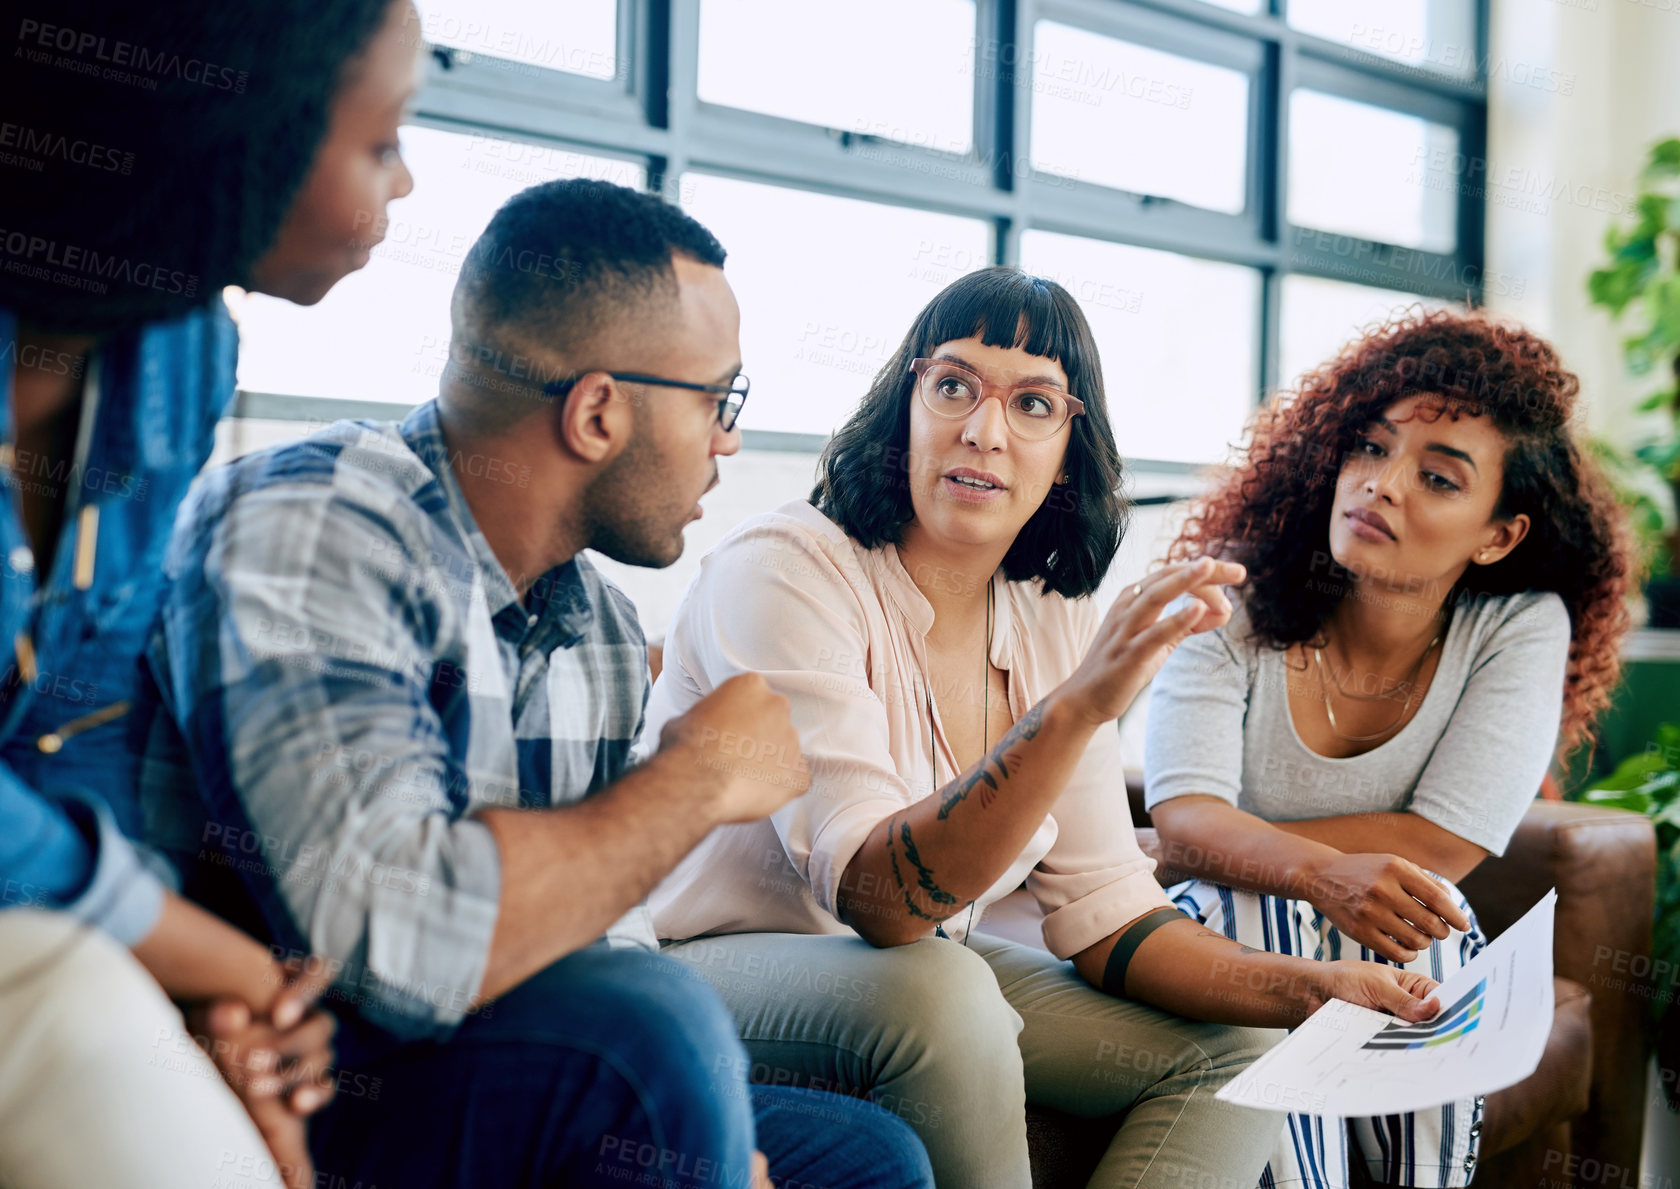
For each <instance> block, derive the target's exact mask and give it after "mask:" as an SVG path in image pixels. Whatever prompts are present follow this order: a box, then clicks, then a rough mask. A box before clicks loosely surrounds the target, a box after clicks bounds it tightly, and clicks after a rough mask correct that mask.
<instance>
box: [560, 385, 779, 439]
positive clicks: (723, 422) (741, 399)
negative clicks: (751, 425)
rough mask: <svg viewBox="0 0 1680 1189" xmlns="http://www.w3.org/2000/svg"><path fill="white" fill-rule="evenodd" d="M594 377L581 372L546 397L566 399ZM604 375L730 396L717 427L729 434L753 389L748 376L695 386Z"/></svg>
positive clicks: (721, 405) (720, 409)
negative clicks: (585, 378) (579, 383)
mask: <svg viewBox="0 0 1680 1189" xmlns="http://www.w3.org/2000/svg"><path fill="white" fill-rule="evenodd" d="M593 374H594V372H579V373H578V374H577V375H575V376H571V377H568V378H567V379H564V380H555V381H553V382H552V383H549V384H544V385H543V395H544V396H565V395H566V393H568V392H570V391H571V390H572V387H573V385H575V384H576V383H577V382H578V381H579V380H581V379H583V377H584V376H588V375H593ZM602 374H603V375H608V376H611V377H612V378H613V379H615V380H620V381H622V382H623V383H626V384H651V385H655V386H657V387H660V388H687V389H689V390H690V391H692V392H723V393H727V395H726V396H725V397H724V399H722V400H720V401H718V407H717V418H718V424H719V425H720V426H722V427H723V432H724V433H728V432H729V431H730V430H732V429H734V428H735V422H736V421H738V420H739V419H740V416H741V406H742V405H744V404H746V403H747V393H748V391H749V390H751V388H752V381H750V380H748V379H747V378H746V377H745V376H736V377H735V380H734V382H733V383H730V384H696V383H695V382H694V381H692V380H667V379H666V378H665V377H663V376H644V375H643V374H642V373H640V372H604V373H602Z"/></svg>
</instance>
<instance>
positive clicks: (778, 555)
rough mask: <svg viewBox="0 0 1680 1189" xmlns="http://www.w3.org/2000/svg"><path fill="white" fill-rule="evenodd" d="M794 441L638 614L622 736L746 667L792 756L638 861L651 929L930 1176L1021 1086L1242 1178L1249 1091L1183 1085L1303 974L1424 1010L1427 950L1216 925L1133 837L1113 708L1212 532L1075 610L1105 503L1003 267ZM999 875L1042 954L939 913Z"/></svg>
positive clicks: (1192, 1169) (1273, 1012)
mask: <svg viewBox="0 0 1680 1189" xmlns="http://www.w3.org/2000/svg"><path fill="white" fill-rule="evenodd" d="M994 397H995V398H996V399H995V400H994V399H993V398H994ZM819 472H820V473H819V478H818V482H817V486H816V489H815V490H814V491H813V492H812V495H811V499H810V501H809V502H805V501H798V502H795V503H791V504H787V505H785V506H784V507H782V508H779V509H777V510H776V511H775V512H772V513H769V514H766V515H762V516H758V517H755V518H753V519H751V520H749V521H747V522H746V523H744V524H742V525H740V526H739V527H737V528H736V529H735V530H734V531H733V532H731V533H730V534H729V536H728V537H727V538H725V540H724V541H723V542H722V543H721V544H720V545H719V546H718V547H717V548H716V549H714V550H713V551H712V552H711V553H710V554H709V555H708V556H707V557H706V559H705V560H704V561H703V562H702V563H701V570H700V574H699V576H698V577H697V578H696V579H695V581H694V583H693V584H692V585H691V586H690V588H689V590H688V592H687V593H686V594H685V596H684V599H683V603H682V605H681V607H679V609H678V611H677V613H676V617H675V619H674V621H673V624H672V628H671V632H670V635H669V637H668V640H667V644H666V649H665V653H664V657H663V661H664V668H663V671H662V672H661V673H660V675H659V679H658V681H657V683H656V684H655V687H654V690H653V694H652V698H651V700H650V702H649V706H648V722H647V727H646V730H645V733H644V738H649V739H657V738H658V737H659V732H660V728H661V727H662V725H663V724H664V723H665V722H667V721H669V720H670V719H671V718H673V717H674V716H676V715H679V714H682V713H683V712H685V711H686V710H687V709H688V708H689V707H690V706H691V705H693V704H694V703H695V702H696V701H697V700H698V699H700V698H701V697H704V696H705V695H706V694H708V693H710V692H711V691H712V690H714V689H716V688H717V687H718V686H719V685H721V684H722V683H723V682H725V681H727V680H729V679H730V678H732V677H734V676H736V675H738V674H741V673H745V672H755V671H756V672H759V673H762V674H763V675H764V676H765V678H766V679H768V681H769V682H770V684H771V685H772V686H774V687H775V688H776V689H777V690H778V691H779V692H780V693H781V694H783V695H784V696H785V697H786V698H787V699H788V701H789V703H790V704H791V709H792V717H793V721H794V724H795V726H796V727H797V728H798V730H799V732H800V743H801V748H802V750H803V752H804V756H805V762H807V763H808V765H809V769H810V788H809V791H807V792H806V793H804V794H803V795H801V796H800V797H798V798H797V799H796V800H794V801H793V802H792V803H790V804H789V805H788V806H787V807H786V808H784V809H782V810H781V811H779V812H778V813H776V814H775V815H774V816H773V817H772V818H771V819H769V820H768V821H763V822H756V823H752V824H748V825H732V826H726V827H723V828H721V829H719V830H717V831H714V832H713V833H712V834H711V836H710V837H709V838H708V839H707V840H706V842H704V843H703V844H702V845H701V846H700V847H699V848H698V849H696V850H695V851H694V852H693V853H692V854H691V855H690V856H689V857H688V859H686V860H685V861H684V862H683V863H682V864H681V865H680V866H679V867H678V868H677V869H676V871H675V872H673V874H672V875H671V877H670V879H669V880H667V881H666V883H665V884H664V885H663V886H662V887H661V888H660V889H658V890H657V891H656V892H655V894H654V896H653V899H652V908H653V912H654V917H655V923H656V925H657V926H658V929H659V933H660V936H661V937H662V938H665V939H667V940H669V941H671V942H673V943H675V944H672V945H671V946H670V947H669V952H670V953H671V954H672V956H674V957H677V958H680V959H683V960H685V961H687V962H689V963H691V964H692V965H693V966H694V968H695V970H696V971H697V972H698V973H699V974H700V975H701V976H703V977H705V978H707V979H708V980H710V981H712V982H713V983H714V984H715V985H716V986H717V988H718V990H719V991H720V992H721V993H722V995H723V997H724V1000H725V1002H726V1003H728V1004H729V1006H730V1008H731V1010H732V1011H733V1012H734V1013H735V1016H736V1019H737V1021H738V1023H739V1024H740V1027H741V1031H742V1036H743V1039H744V1041H745V1043H746V1047H747V1051H748V1054H749V1056H750V1059H751V1061H752V1062H753V1069H752V1076H753V1078H754V1079H755V1080H768V1081H773V1082H779V1083H794V1084H801V1085H813V1084H814V1085H819V1086H825V1087H830V1088H838V1089H841V1090H845V1091H849V1092H852V1093H858V1094H868V1095H869V1096H871V1097H873V1098H874V1099H875V1100H876V1101H878V1102H881V1103H884V1104H886V1105H888V1106H890V1107H891V1108H892V1109H894V1110H895V1111H897V1112H898V1113H899V1114H900V1115H901V1116H902V1117H903V1118H905V1119H906V1120H907V1121H908V1122H909V1123H910V1124H911V1125H912V1126H913V1127H915V1128H916V1130H917V1132H918V1133H919V1134H920V1135H921V1137H922V1139H923V1141H924V1142H925V1143H926V1145H927V1148H928V1151H929V1155H930V1156H931V1158H932V1161H933V1167H934V1173H935V1177H936V1179H937V1180H938V1182H939V1183H940V1184H941V1185H964V1186H967V1185H985V1186H988V1187H993V1186H998V1187H1003V1189H1026V1187H1027V1186H1028V1184H1029V1172H1028V1166H1027V1140H1026V1121H1025V1105H1026V1103H1027V1102H1028V1101H1032V1102H1039V1103H1045V1104H1048V1105H1051V1106H1055V1107H1058V1108H1060V1109H1062V1110H1066V1111H1070V1112H1072V1113H1075V1114H1079V1115H1085V1116H1100V1115H1117V1114H1120V1113H1122V1112H1124V1113H1125V1115H1126V1117H1125V1121H1124V1123H1123V1124H1122V1125H1121V1127H1120V1130H1119V1133H1118V1134H1117V1136H1116V1137H1115V1139H1114V1141H1113V1143H1112V1145H1111V1147H1110V1149H1109V1151H1108V1154H1107V1156H1106V1157H1105V1159H1104V1160H1103V1162H1102V1165H1101V1168H1100V1169H1099V1170H1098V1172H1097V1174H1096V1177H1095V1178H1094V1179H1093V1180H1092V1182H1091V1183H1092V1184H1093V1185H1101V1186H1110V1185H1112V1186H1122V1185H1123V1186H1136V1185H1166V1184H1169V1183H1170V1184H1180V1183H1194V1184H1201V1183H1203V1180H1204V1178H1209V1179H1211V1180H1212V1181H1213V1183H1217V1184H1222V1185H1223V1184H1244V1183H1249V1184H1252V1183H1253V1182H1254V1180H1255V1179H1256V1178H1257V1177H1258V1175H1259V1173H1260V1169H1261V1167H1262V1166H1263V1165H1264V1163H1265V1157H1266V1151H1267V1147H1268V1145H1269V1143H1270V1141H1271V1140H1272V1138H1273V1137H1274V1136H1275V1134H1276V1131H1277V1124H1276V1120H1275V1117H1268V1116H1267V1115H1266V1114H1264V1113H1262V1112H1256V1111H1248V1110H1243V1109H1237V1108H1232V1107H1229V1106H1226V1105H1225V1104H1222V1103H1220V1102H1218V1101H1217V1100H1216V1099H1215V1098H1214V1095H1213V1091H1215V1090H1216V1089H1218V1087H1219V1086H1220V1085H1222V1084H1224V1082H1225V1081H1227V1080H1228V1079H1229V1078H1230V1077H1232V1076H1233V1075H1234V1074H1235V1073H1236V1072H1237V1071H1238V1070H1240V1069H1241V1068H1242V1067H1243V1066H1245V1065H1246V1064H1247V1063H1248V1062H1249V1061H1251V1060H1252V1059H1253V1058H1254V1057H1255V1056H1257V1055H1258V1054H1259V1053H1260V1052H1261V1051H1263V1049H1264V1048H1265V1047H1266V1046H1267V1045H1268V1044H1269V1043H1270V1042H1271V1040H1272V1039H1273V1036H1274V1035H1275V1034H1273V1033H1270V1032H1262V1031H1259V1030H1258V1029H1259V1027H1265V1026H1270V1027H1274V1028H1275V1027H1280V1026H1286V1025H1290V1024H1294V1023H1298V1022H1299V1021H1301V1020H1302V1019H1304V1018H1305V1017H1306V1015H1307V1014H1308V1013H1309V1012H1310V1011H1312V1010H1313V1009H1314V1008H1315V1007H1316V1006H1317V1005H1318V1004H1319V1003H1321V1002H1323V1001H1324V1000H1325V999H1327V998H1329V997H1332V996H1334V997H1339V998H1345V999H1352V1000H1355V1001H1357V1002H1360V1003H1365V1004H1368V1005H1371V1006H1373V1007H1379V1008H1385V1009H1387V1010H1390V1011H1393V1012H1396V1013H1397V1014H1400V1015H1403V1016H1405V1017H1406V1018H1408V1019H1419V1018H1424V1017H1427V1016H1428V1015H1429V1014H1431V1012H1432V1011H1433V1010H1434V1007H1433V1002H1432V1001H1430V1000H1429V998H1428V997H1429V994H1430V992H1431V991H1432V990H1433V988H1434V986H1435V984H1434V981H1433V980H1432V979H1429V978H1427V977H1425V976H1422V975H1417V974H1410V973H1404V972H1399V971H1392V970H1383V969H1381V968H1379V967H1376V966H1374V965H1371V964H1370V963H1359V962H1344V963H1331V964H1321V963H1315V962H1310V961H1307V960H1305V959H1301V958H1292V957H1286V956H1278V955H1272V954H1263V953H1256V952H1254V951H1252V950H1247V949H1245V948H1243V947H1240V946H1237V945H1235V944H1233V943H1232V942H1230V941H1229V940H1227V939H1226V938H1225V937H1223V936H1222V935H1220V934H1218V933H1216V932H1214V931H1212V930H1209V929H1206V928H1204V927H1202V926H1201V925H1199V924H1198V923H1197V922H1195V921H1192V920H1190V919H1189V918H1187V917H1186V916H1184V915H1183V914H1182V913H1179V912H1177V911H1176V910H1174V909H1173V908H1172V907H1171V906H1170V903H1169V901H1168V900H1167V898H1166V896H1165V895H1164V894H1163V892H1162V890H1161V888H1160V886H1159V885H1158V884H1157V882H1156V880H1155V877H1154V866H1155V865H1154V863H1153V862H1152V861H1151V860H1150V859H1148V858H1146V857H1145V856H1144V855H1143V854H1142V852H1141V851H1140V850H1139V848H1138V843H1137V838H1136V835H1135V833H1134V831H1133V829H1132V824H1131V820H1130V818H1129V817H1128V815H1127V809H1126V799H1125V795H1124V793H1123V791H1121V790H1122V785H1121V780H1120V757H1119V752H1118V747H1119V740H1118V734H1117V732H1116V731H1115V729H1114V726H1113V723H1114V720H1115V718H1117V717H1118V716H1119V715H1120V714H1121V712H1123V711H1124V710H1125V709H1126V707H1127V705H1128V704H1129V703H1130V702H1131V701H1132V699H1133V697H1134V696H1135V695H1136V694H1137V692H1138V691H1139V690H1140V689H1141V688H1142V687H1143V686H1144V684H1145V683H1146V682H1148V680H1149V679H1150V677H1151V676H1153V674H1154V673H1155V671H1156V669H1158V668H1159V666H1160V665H1161V662H1162V661H1163V660H1164V659H1165V658H1166V656H1167V654H1168V653H1170V652H1171V651H1172V650H1173V648H1174V647H1175V646H1176V645H1178V644H1179V643H1180V642H1181V641H1182V640H1184V639H1185V638H1186V637H1188V636H1191V635H1193V634H1195V633H1205V632H1208V631H1211V630H1214V629H1216V628H1218V627H1220V626H1222V625H1223V624H1224V623H1225V622H1226V619H1227V617H1228V616H1229V614H1230V611H1231V605H1230V602H1229V601H1228V600H1227V598H1226V597H1225V595H1224V594H1223V593H1222V592H1221V590H1220V587H1221V586H1222V585H1224V584H1228V583H1233V582H1238V581H1241V579H1242V576H1243V570H1242V567H1241V566H1240V565H1236V564H1233V563H1229V562H1216V561H1214V560H1212V559H1202V560H1198V561H1188V560H1187V561H1183V562H1179V563H1176V564H1174V565H1170V566H1167V567H1166V568H1164V569H1162V570H1160V571H1159V572H1157V573H1155V574H1152V575H1150V576H1149V577H1147V578H1145V579H1144V580H1143V581H1142V582H1139V583H1137V584H1135V585H1133V586H1132V587H1130V588H1129V589H1128V590H1126V591H1125V592H1123V593H1122V594H1121V595H1120V597H1119V598H1118V599H1117V600H1116V602H1115V604H1114V606H1113V608H1112V609H1111V610H1110V611H1109V612H1108V614H1107V615H1106V616H1104V615H1102V614H1100V613H1099V611H1098V609H1097V607H1096V606H1095V604H1094V601H1093V600H1092V598H1091V597H1090V596H1091V594H1092V593H1093V592H1094V591H1095V590H1096V589H1097V587H1098V585H1099V584H1100V583H1101V582H1102V579H1103V576H1104V574H1105V573H1106V572H1107V570H1108V567H1109V564H1110V562H1111V561H1112V560H1113V557H1114V553H1115V549H1116V548H1117V546H1118V545H1119V542H1120V536H1121V531H1122V528H1123V526H1124V523H1125V512H1126V507H1125V503H1124V501H1123V499H1122V497H1121V495H1120V476H1121V465H1120V456H1119V452H1118V450H1117V449H1116V446H1115V442H1114V435H1113V432H1112V431H1111V430H1110V428H1109V424H1108V405H1107V399H1106V397H1105V396H1104V393H1103V383H1102V371H1101V367H1100V365H1099V363H1098V360H1097V349H1096V345H1095V344H1094V342H1093V341H1092V338H1091V332H1090V328H1089V326H1088V325H1087V324H1086V321H1085V317H1084V315H1083V314H1082V313H1081V312H1080V310H1079V307H1078V306H1077V305H1076V304H1075V303H1074V301H1073V299H1072V297H1070V296H1069V295H1068V293H1067V291H1066V290H1065V289H1063V288H1062V287H1061V286H1059V285H1057V284H1055V283H1054V282H1051V281H1046V280H1042V279H1040V278H1038V277H1033V276H1029V275H1027V274H1025V273H1022V272H1020V271H1018V270H1016V269H1012V268H990V269H983V270H981V271H979V272H976V273H972V274H970V275H968V276H965V277H963V278H961V279H959V280H957V281H956V282H954V283H952V284H951V285H950V286H948V287H947V288H946V289H945V290H944V291H943V292H941V293H940V294H939V295H938V296H937V297H935V298H934V299H933V301H932V302H931V303H930V304H929V305H928V306H927V308H926V309H924V310H923V311H922V312H921V314H920V315H918V317H917V318H916V320H915V322H914V324H913V325H912V326H911V328H910V332H909V334H908V335H906V336H905V339H904V342H903V343H902V344H900V346H899V348H898V350H897V351H896V352H895V353H894V355H893V357H892V358H891V359H890V360H889V361H888V362H887V364H886V366H885V367H884V368H883V369H882V371H881V373H880V375H879V376H877V377H876V379H875V382H874V384H873V385H872V386H871V387H870V390H869V391H868V392H867V393H866V394H865V396H864V398H863V402H862V404H861V405H860V406H859V408H858V410H857V412H856V413H854V414H853V416H852V417H851V419H850V420H849V421H848V422H847V424H846V425H845V426H844V427H842V428H841V430H840V431H839V432H838V433H837V434H836V435H835V436H834V438H833V440H832V441H831V442H830V443H829V445H828V448H827V450H826V451H825V452H824V454H823V457H822V460H821V463H820V465H819ZM1181 596H1183V597H1184V602H1185V604H1186V606H1185V607H1184V609H1182V610H1180V611H1178V612H1176V613H1174V614H1164V612H1165V611H1166V609H1167V607H1168V605H1169V604H1170V603H1172V602H1173V601H1174V600H1175V599H1179V598H1180V597H1181ZM976 679H978V680H976ZM722 742H723V745H724V747H725V749H726V751H728V750H732V751H733V752H734V753H735V754H737V755H739V756H740V757H741V759H740V762H742V763H744V764H754V765H758V766H770V767H772V769H773V768H774V767H775V766H777V765H783V764H785V765H788V766H789V767H790V768H791V769H797V768H798V766H799V764H800V757H798V756H785V755H781V754H777V753H771V754H765V753H764V751H763V750H762V749H761V748H759V747H758V746H757V745H756V743H755V741H754V740H753V739H751V738H748V737H742V738H741V739H738V740H724V741H722ZM1023 882H1025V884H1026V885H1027V887H1028V888H1029V889H1030V890H1031V892H1032V894H1033V896H1034V898H1035V899H1036V900H1037V903H1038V905H1039V906H1040V907H1041V908H1042V910H1043V912H1044V914H1045V917H1044V923H1043V936H1044V941H1045V944H1046V946H1047V947H1048V949H1049V951H1050V952H1048V953H1046V952H1045V951H1044V950H1041V949H1034V948H1028V947H1025V946H1021V945H1016V944H1013V943H1010V942H1007V941H1004V940H1002V939H1000V938H997V937H992V936H988V935H986V934H985V933H984V932H983V931H977V930H976V928H975V924H976V922H978V921H980V918H981V916H982V914H983V913H984V911H985V909H986V906H987V905H989V904H991V903H992V902H994V901H996V900H997V899H999V898H1000V897H1002V896H1004V895H1006V894H1008V893H1009V892H1011V891H1013V890H1014V889H1016V888H1018V887H1020V886H1021V885H1022V883H1023ZM1163 926H1164V927H1163ZM1145 936H1147V937H1148V942H1147V945H1148V950H1147V952H1146V953H1143V954H1142V956H1140V957H1138V958H1137V959H1136V960H1135V961H1134V960H1133V956H1134V954H1136V953H1137V952H1138V951H1139V948H1140V946H1141V945H1142V944H1144V938H1145ZM1070 960H1071V961H1070ZM1216 972H1217V973H1216ZM1233 972H1235V973H1234V979H1233ZM1252 987H1264V988H1267V990H1265V991H1249V990H1247V988H1252ZM1175 1012H1176V1013H1179V1014H1176V1015H1175V1014H1171V1013H1175ZM1185 1016H1188V1017H1191V1018H1189V1019H1187V1018H1184V1017H1185ZM1234 1025H1250V1026H1252V1027H1238V1026H1234Z"/></svg>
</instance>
